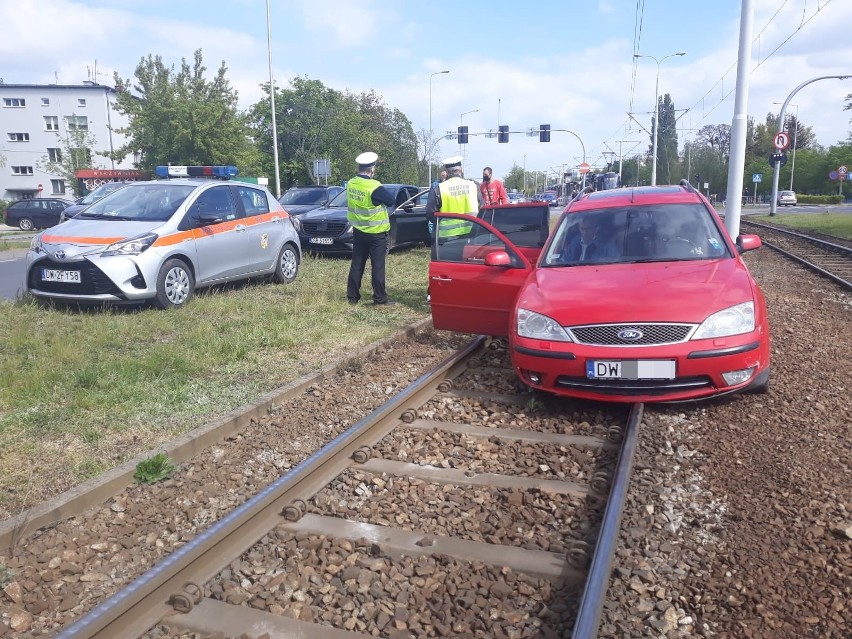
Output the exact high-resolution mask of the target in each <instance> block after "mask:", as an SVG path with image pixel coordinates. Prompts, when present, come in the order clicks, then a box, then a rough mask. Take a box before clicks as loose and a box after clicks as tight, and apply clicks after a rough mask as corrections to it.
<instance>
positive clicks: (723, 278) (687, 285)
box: [429, 181, 769, 402]
mask: <svg viewBox="0 0 852 639" xmlns="http://www.w3.org/2000/svg"><path fill="white" fill-rule="evenodd" d="M522 206H523V205H519V204H515V205H506V206H504V207H493V208H491V209H486V210H485V215H481V216H480V218H472V216H458V215H452V214H446V213H440V214H437V217H436V219H437V222H438V227H437V233H436V235H435V238H434V240H433V247H432V260H431V262H430V264H429V288H430V293H431V304H432V319H433V323H434V326H435V328H437V329H443V330H450V331H458V332H466V333H476V334H486V335H493V336H497V337H508V339H509V345H510V350H511V356H512V362H513V365H514V367H515V370H516V372H517V374H518V375H519V376H520V378H521V380H523V382H524V383H525V384H527V385H528V386H530V387H532V388H535V389H539V390H542V391H546V392H549V393H554V394H556V395H564V396H569V397H578V398H585V399H592V400H600V401H614V402H671V401H686V400H695V399H700V398H707V397H712V396H717V395H721V394H725V393H732V392H737V391H745V390H748V391H754V392H765V391H766V390H768V387H769V325H768V320H767V313H766V301H765V299H764V296H763V293H762V292H761V290H760V288H759V287H758V285H757V283H756V282H755V280H754V278H753V277H752V275H751V274H750V273H749V271H748V269H747V268H746V265H745V263H744V262H743V260H742V258H741V254H742V253H743V252H745V251H748V250H751V249H755V248H758V247H760V246H761V242H760V238H759V237H758V236H756V235H740V236H739V237H738V238H737V239H736V242H733V241H732V240H731V238H730V236H729V235H728V233H727V231H726V229H725V226H724V224H723V223H722V221H721V219H720V218H719V216H718V215H717V213H716V211H715V210H714V209H713V207H712V206H711V205H710V203H709V202H708V201H707V199H706V198H705V197H704V196H703V195H701V194H700V193H698V192H697V191H696V190H695V189H694V188H693V187H692V186H691V185H690V184H689V183H688V182H686V181H683V182H681V184H680V185H671V186H653V187H637V188H626V189H615V190H607V191H599V192H593V193H587V194H584V195H582V196H581V197H580V198H579V199H576V200H574V201H573V202H571V203H570V204H569V205H568V207H567V208H566V209H565V211H564V212H563V213H562V215H561V217H560V218H559V220H558V222H557V223H556V225H555V226H554V228H553V231H552V232H551V233H549V235H548V233H547V228H548V227H547V225H548V219H549V216H548V215H546V214H541V215H538V216H535V215H534V216H527V218H526V219H518V215H519V214H518V212H519V211H520V209H521V207H522ZM530 206H532V207H535V206H538V207H539V208H540V209H543V210H544V211H546V210H547V207H546V205H541V204H540V203H539V204H535V203H532V204H531V205H530ZM531 210H532V209H530V211H531ZM459 219H464V220H465V221H466V222H468V223H469V226H468V227H467V229H468V230H467V232H466V233H465V234H464V235H459V234H458V220H459ZM449 229H453V230H452V231H450V232H449V233H447V232H442V231H446V230H449ZM545 237H546V239H544V238H545Z"/></svg>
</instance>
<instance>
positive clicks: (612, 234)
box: [541, 204, 730, 267]
mask: <svg viewBox="0 0 852 639" xmlns="http://www.w3.org/2000/svg"><path fill="white" fill-rule="evenodd" d="M721 257H730V252H729V250H728V248H727V245H726V244H725V241H724V239H723V236H722V231H721V229H719V228H718V226H717V225H716V222H715V220H714V218H713V217H712V216H711V215H710V213H709V212H708V211H707V209H706V208H705V207H704V206H703V205H701V204H649V205H634V206H625V207H614V208H602V209H590V210H585V211H578V212H576V213H569V214H567V215H565V216H563V217H562V219H561V221H560V224H559V227H558V228H557V229H556V230H555V231H554V233H553V239H552V240H551V242H550V244H549V245H548V247H547V249H546V250H545V253H544V255H543V256H542V260H541V266H543V267H548V266H574V265H580V264H616V263H624V262H658V261H677V260H706V259H718V258H721Z"/></svg>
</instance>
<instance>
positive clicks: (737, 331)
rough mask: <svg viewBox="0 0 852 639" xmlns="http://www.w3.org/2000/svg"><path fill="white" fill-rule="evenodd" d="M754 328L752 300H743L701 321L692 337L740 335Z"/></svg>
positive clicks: (705, 337)
mask: <svg viewBox="0 0 852 639" xmlns="http://www.w3.org/2000/svg"><path fill="white" fill-rule="evenodd" d="M753 330H754V302H743V303H742V304H737V305H736V306H731V307H730V308H726V309H724V310H721V311H719V312H717V313H713V314H712V315H711V316H710V317H708V318H707V319H706V320H704V321H703V322H702V323H701V326H699V327H698V330H697V331H695V334H694V335H693V336H692V339H708V338H711V337H727V336H729V335H741V334H743V333H750V332H752V331H753Z"/></svg>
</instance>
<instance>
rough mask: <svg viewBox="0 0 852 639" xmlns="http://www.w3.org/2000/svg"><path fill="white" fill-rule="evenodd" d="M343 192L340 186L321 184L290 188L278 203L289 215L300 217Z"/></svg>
mask: <svg viewBox="0 0 852 639" xmlns="http://www.w3.org/2000/svg"><path fill="white" fill-rule="evenodd" d="M344 190H345V189H344V188H343V187H342V186H323V185H321V184H310V185H307V186H292V187H290V188H289V189H287V191H285V193H284V195H282V196H281V197H279V198H278V201H279V202H281V205H282V206H283V207H284V210H286V211H287V212H288V213H289V214H290V215H301V214H302V213H307V212H308V211H312V210H314V209H315V208H318V207H320V206H323V205H325V204H328V203H329V202H330V201H331V200H332V198H334V196H335V195H337V194H338V193H340V192H341V191H344Z"/></svg>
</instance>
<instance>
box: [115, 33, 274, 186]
mask: <svg viewBox="0 0 852 639" xmlns="http://www.w3.org/2000/svg"><path fill="white" fill-rule="evenodd" d="M206 71H207V69H206V68H205V67H204V65H203V62H202V55H201V49H198V50H197V51H196V52H195V59H194V63H193V65H192V67H190V65H189V64H188V63H187V62H186V60H185V59H183V58H182V59H181V65H180V69H179V70H178V71H177V72H175V70H174V67H166V65H165V64H164V63H163V60H162V58H161V57H160V56H151V55H148V57H147V58H144V57H143V58H142V59H141V60H140V62H139V64H138V65H137V66H136V70H135V73H134V75H135V78H136V84H135V85H133V87H132V89H133V91H132V92H131V83H130V80H122V79H121V78H120V77H119V76H118V75H117V74H116V76H115V85H116V89H117V91H118V96H117V100H116V110H117V111H118V112H119V113H122V114H124V115H126V116H128V118H129V123H128V125H127V127H125V128H123V129H119V130H118V131H119V133H122V134H124V135H126V136H127V138H128V141H127V143H126V144H124V145H123V146H121V147H120V148H118V149H116V150H115V152H114V153H113V154H112V157H113V159H115V160H118V161H120V160H122V159H124V158H125V157H127V156H128V155H130V154H131V153H134V152H139V153H140V160H139V162H138V167H139V168H141V169H146V170H151V169H153V168H154V167H155V166H157V165H161V164H178V165H182V164H183V165H210V164H233V165H235V166H237V167H238V169H239V170H240V173H241V174H242V175H252V174H255V173H257V172H258V170H259V168H260V158H259V156H258V153H257V150H256V147H255V146H254V144H253V143H252V141H251V140H250V138H249V134H250V130H249V128H248V126H247V124H246V120H245V117H244V116H243V115H242V114H240V113H239V111H238V110H237V92H236V91H235V90H234V89H232V88H231V86H230V83H229V82H228V80H227V78H226V72H227V67H226V66H225V63H224V62H222V65H221V66H220V67H219V71H218V72H217V73H216V76H215V77H214V79H213V80H212V81H207V80H205V77H204V76H205V72H206Z"/></svg>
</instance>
